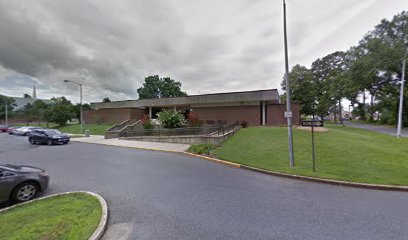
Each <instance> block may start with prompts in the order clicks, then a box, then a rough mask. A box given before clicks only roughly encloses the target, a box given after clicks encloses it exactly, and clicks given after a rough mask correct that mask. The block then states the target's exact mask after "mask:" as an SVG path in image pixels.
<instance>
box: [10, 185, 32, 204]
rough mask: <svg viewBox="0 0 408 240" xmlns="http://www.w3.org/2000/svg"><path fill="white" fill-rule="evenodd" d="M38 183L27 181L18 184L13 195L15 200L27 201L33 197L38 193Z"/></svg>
mask: <svg viewBox="0 0 408 240" xmlns="http://www.w3.org/2000/svg"><path fill="white" fill-rule="evenodd" d="M38 190H39V188H38V185H37V184H36V183H33V182H26V183H22V184H20V185H18V186H17V187H16V188H15V189H14V191H13V195H12V200H13V201H14V202H26V201H29V200H31V199H33V198H34V197H35V196H36V195H37V193H38Z"/></svg>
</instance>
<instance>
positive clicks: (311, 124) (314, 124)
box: [302, 120, 324, 127]
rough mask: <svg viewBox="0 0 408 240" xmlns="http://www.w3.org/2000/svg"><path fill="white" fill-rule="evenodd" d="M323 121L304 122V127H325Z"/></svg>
mask: <svg viewBox="0 0 408 240" xmlns="http://www.w3.org/2000/svg"><path fill="white" fill-rule="evenodd" d="M323 125H324V124H323V121H314V120H312V121H310V120H309V121H302V126H303V127H323Z"/></svg>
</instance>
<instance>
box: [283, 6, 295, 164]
mask: <svg viewBox="0 0 408 240" xmlns="http://www.w3.org/2000/svg"><path fill="white" fill-rule="evenodd" d="M283 32H284V42H285V83H286V113H285V117H286V118H287V123H288V146H289V163H290V166H291V167H294V166H295V158H294V154H293V135H292V110H291V106H290V87H289V59H288V58H289V57H288V37H287V30H286V1H285V0H283Z"/></svg>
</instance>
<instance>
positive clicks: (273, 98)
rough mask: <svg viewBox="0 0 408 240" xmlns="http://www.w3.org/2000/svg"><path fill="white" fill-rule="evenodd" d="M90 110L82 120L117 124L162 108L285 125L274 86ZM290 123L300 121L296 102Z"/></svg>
mask: <svg viewBox="0 0 408 240" xmlns="http://www.w3.org/2000/svg"><path fill="white" fill-rule="evenodd" d="M91 108H92V110H89V111H84V121H85V123H109V124H113V123H118V122H123V121H125V120H129V119H141V118H142V117H143V115H145V114H146V115H149V116H150V118H152V119H154V118H156V113H158V112H160V111H161V110H162V109H175V110H177V111H180V112H182V113H183V114H185V116H187V115H188V114H189V113H190V112H194V113H196V114H198V116H199V118H200V119H201V120H204V121H205V120H210V121H218V120H223V121H227V122H229V123H231V122H235V121H246V122H248V124H249V125H251V126H261V125H268V126H279V125H283V124H286V118H285V117H284V113H285V111H286V105H283V104H280V99H279V93H278V90H276V89H269V90H259V91H247V92H231V93H216V94H204V95H192V96H187V97H174V98H159V99H142V100H126V101H115V102H107V103H104V102H99V103H91ZM292 112H293V124H294V125H298V124H299V123H300V113H299V105H298V104H292Z"/></svg>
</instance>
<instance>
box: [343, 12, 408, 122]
mask: <svg viewBox="0 0 408 240" xmlns="http://www.w3.org/2000/svg"><path fill="white" fill-rule="evenodd" d="M352 53H353V64H352V65H351V68H350V76H351V78H352V79H353V81H354V89H355V90H357V91H358V93H357V94H359V93H361V94H362V96H363V97H362V98H363V102H362V103H359V108H360V113H361V114H363V116H361V117H362V118H363V119H365V111H366V109H367V110H368V111H369V113H370V120H373V116H374V113H375V112H376V111H379V112H381V113H383V114H381V118H387V119H383V121H384V122H395V120H396V117H397V116H396V111H394V110H393V109H394V108H395V107H396V106H397V104H398V101H399V100H398V96H399V91H398V81H399V79H400V78H401V70H402V69H401V59H403V58H404V57H405V58H406V57H407V56H408V12H406V11H403V12H402V13H400V14H397V15H396V16H394V18H393V19H392V20H391V21H389V20H387V19H384V20H382V21H381V22H380V24H378V25H377V26H375V28H374V30H372V31H370V32H369V33H368V34H366V36H365V37H364V38H363V39H362V40H361V41H360V42H359V45H358V46H357V47H354V48H352ZM366 92H369V93H370V98H371V100H370V105H369V107H367V105H366V104H365V95H366ZM354 94H356V93H354ZM356 98H357V97H356ZM404 118H408V113H407V112H405V114H404Z"/></svg>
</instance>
